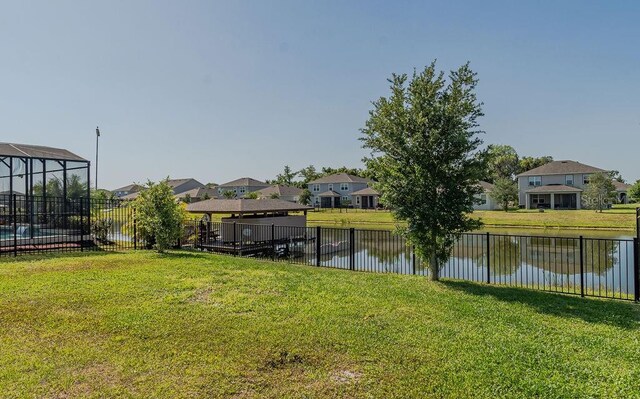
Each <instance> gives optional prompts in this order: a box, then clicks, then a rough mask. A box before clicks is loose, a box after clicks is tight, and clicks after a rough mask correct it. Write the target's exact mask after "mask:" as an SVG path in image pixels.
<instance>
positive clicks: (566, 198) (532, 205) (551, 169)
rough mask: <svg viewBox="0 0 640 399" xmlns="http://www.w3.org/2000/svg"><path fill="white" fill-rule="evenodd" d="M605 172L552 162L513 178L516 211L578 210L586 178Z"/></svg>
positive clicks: (570, 163)
mask: <svg viewBox="0 0 640 399" xmlns="http://www.w3.org/2000/svg"><path fill="white" fill-rule="evenodd" d="M602 172H607V171H606V170H604V169H600V168H596V167H594V166H589V165H585V164H582V163H580V162H576V161H553V162H549V163H548V164H546V165H542V166H540V167H537V168H534V169H531V170H529V171H526V172H524V173H521V174H519V175H518V176H517V178H518V191H519V197H520V207H521V208H527V209H537V208H547V209H580V208H581V207H582V192H583V191H584V188H585V186H586V185H587V184H589V176H591V175H592V174H594V173H602Z"/></svg>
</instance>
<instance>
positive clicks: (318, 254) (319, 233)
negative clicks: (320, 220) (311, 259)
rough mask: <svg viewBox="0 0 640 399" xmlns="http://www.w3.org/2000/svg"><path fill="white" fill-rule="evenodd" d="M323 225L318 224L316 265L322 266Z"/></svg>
mask: <svg viewBox="0 0 640 399" xmlns="http://www.w3.org/2000/svg"><path fill="white" fill-rule="evenodd" d="M321 238H322V227H320V226H316V266H320V255H321V253H320V252H321V251H322V239H321Z"/></svg>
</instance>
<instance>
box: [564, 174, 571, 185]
mask: <svg viewBox="0 0 640 399" xmlns="http://www.w3.org/2000/svg"><path fill="white" fill-rule="evenodd" d="M564 184H565V185H567V186H573V175H566V176H565V177H564Z"/></svg>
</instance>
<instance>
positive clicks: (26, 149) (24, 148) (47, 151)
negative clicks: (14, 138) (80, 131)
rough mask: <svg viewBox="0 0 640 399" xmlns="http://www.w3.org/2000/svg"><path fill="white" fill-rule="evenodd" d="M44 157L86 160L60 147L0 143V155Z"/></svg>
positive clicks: (62, 159)
mask: <svg viewBox="0 0 640 399" xmlns="http://www.w3.org/2000/svg"><path fill="white" fill-rule="evenodd" d="M3 155H4V156H12V157H26V158H46V159H56V160H61V161H79V162H88V161H87V160H86V159H84V158H82V157H80V156H78V155H76V154H74V153H72V152H71V151H67V150H65V149H62V148H53V147H43V146H39V145H29V144H12V143H0V156H3Z"/></svg>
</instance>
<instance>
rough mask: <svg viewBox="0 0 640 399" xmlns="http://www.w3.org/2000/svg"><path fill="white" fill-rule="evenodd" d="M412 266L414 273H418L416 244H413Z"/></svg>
mask: <svg viewBox="0 0 640 399" xmlns="http://www.w3.org/2000/svg"><path fill="white" fill-rule="evenodd" d="M411 268H412V269H413V274H416V246H415V245H412V246H411Z"/></svg>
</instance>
